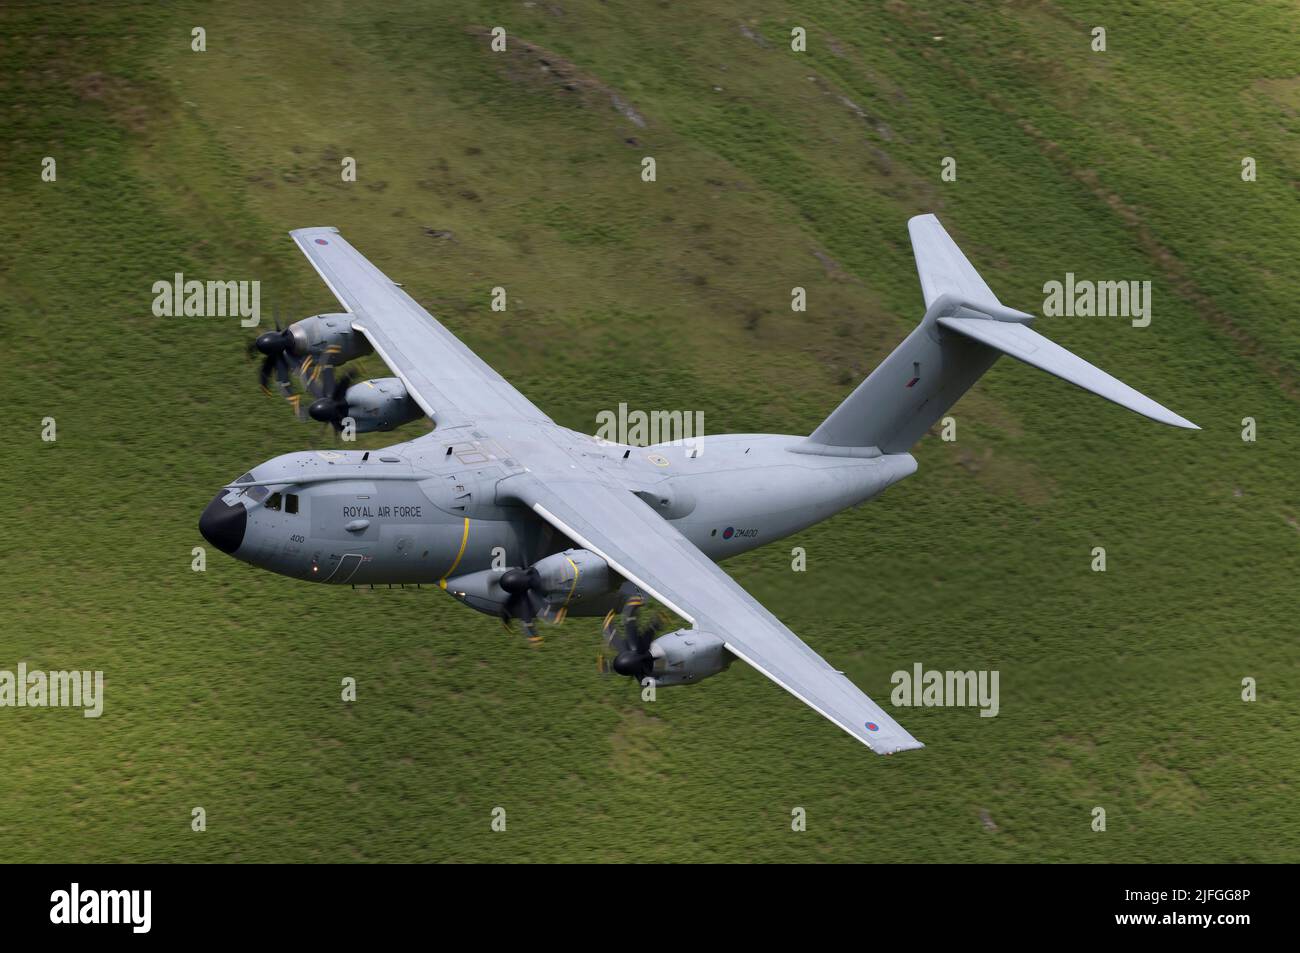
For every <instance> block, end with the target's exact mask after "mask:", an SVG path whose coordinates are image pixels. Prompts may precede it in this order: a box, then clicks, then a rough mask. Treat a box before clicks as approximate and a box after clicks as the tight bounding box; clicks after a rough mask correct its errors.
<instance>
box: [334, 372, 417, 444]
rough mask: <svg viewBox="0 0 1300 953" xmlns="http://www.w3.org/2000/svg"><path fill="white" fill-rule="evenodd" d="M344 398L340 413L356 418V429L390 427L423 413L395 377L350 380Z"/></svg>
mask: <svg viewBox="0 0 1300 953" xmlns="http://www.w3.org/2000/svg"><path fill="white" fill-rule="evenodd" d="M343 400H344V403H346V404H347V410H346V413H344V415H343V416H344V417H351V418H352V419H353V420H354V421H355V422H356V429H357V433H372V432H374V431H376V430H392V429H393V428H394V427H400V426H401V425H402V424H408V423H410V422H411V421H412V420H418V419H419V418H420V417H423V416H424V411H423V410H421V409H420V406H419V405H418V404H417V403H416V402H415V401H413V400H411V396H410V394H408V393H407V392H406V387H405V386H404V385H403V384H402V382H401V381H400V380H398V379H397V378H396V377H380V378H376V379H375V380H370V381H362V382H361V383H359V384H353V385H352V386H351V387H349V388H348V389H347V391H346V392H345V393H344V397H343ZM314 406H315V405H314V404H313V407H314ZM312 416H313V417H314V416H316V415H315V414H313V415H312Z"/></svg>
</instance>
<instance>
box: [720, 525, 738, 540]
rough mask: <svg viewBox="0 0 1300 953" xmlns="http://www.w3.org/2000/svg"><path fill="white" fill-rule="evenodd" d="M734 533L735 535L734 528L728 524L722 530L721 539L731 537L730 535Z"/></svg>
mask: <svg viewBox="0 0 1300 953" xmlns="http://www.w3.org/2000/svg"><path fill="white" fill-rule="evenodd" d="M734 535H736V529H735V527H733V526H728V527H727V528H726V529H724V530H723V531H722V538H723V539H731V537H732V536H734Z"/></svg>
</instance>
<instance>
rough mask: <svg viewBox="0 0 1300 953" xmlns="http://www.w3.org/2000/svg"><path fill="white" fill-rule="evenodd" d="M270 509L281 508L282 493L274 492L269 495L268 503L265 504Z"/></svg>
mask: <svg viewBox="0 0 1300 953" xmlns="http://www.w3.org/2000/svg"><path fill="white" fill-rule="evenodd" d="M263 505H264V506H265V507H266V508H267V509H268V510H278V509H279V508H280V494H279V493H272V494H271V495H270V496H269V497H267V500H266V503H265V504H263Z"/></svg>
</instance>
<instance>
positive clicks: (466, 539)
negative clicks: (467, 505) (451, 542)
mask: <svg viewBox="0 0 1300 953" xmlns="http://www.w3.org/2000/svg"><path fill="white" fill-rule="evenodd" d="M468 542H469V517H468V516H467V517H465V530H464V532H462V533H461V537H460V552H458V553H457V554H456V559H455V561H454V562H453V563H452V564H451V567H450V568H449V569H448V570H447V571H446V572H445V573H443V574H442V578H441V579H439V580H438V585H439V586H441V587H442V588H443V589H446V588H447V577H448V576H450V575H451V574H452V573H454V572H455V571H456V567H457V566H459V565H460V560H461V557H463V556H464V555H465V544H466V543H468Z"/></svg>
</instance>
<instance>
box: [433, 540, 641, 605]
mask: <svg viewBox="0 0 1300 953" xmlns="http://www.w3.org/2000/svg"><path fill="white" fill-rule="evenodd" d="M508 577H509V578H508ZM503 580H504V581H503ZM622 584H623V580H622V578H621V577H619V576H617V575H616V574H614V573H613V572H611V571H610V568H609V565H608V564H607V563H606V562H605V560H603V559H601V558H600V557H599V556H597V555H596V554H595V553H593V552H589V551H587V550H585V549H566V550H565V551H564V552H562V553H553V554H552V555H550V556H546V557H545V558H543V559H539V560H538V561H537V562H535V563H534V564H533V565H531V566H529V567H528V568H527V569H482V570H479V571H478V572H471V573H466V574H464V575H462V576H454V577H452V578H451V579H448V580H447V591H448V592H450V593H451V594H452V595H453V596H455V597H456V598H457V599H460V600H461V601H462V602H464V603H465V604H466V605H468V606H470V607H471V608H474V609H477V610H479V611H480V612H486V613H490V614H492V615H499V614H501V613H502V612H506V613H510V611H511V606H512V605H513V606H515V607H516V608H518V600H519V599H520V598H527V599H531V600H533V605H534V611H536V612H538V613H540V612H541V611H542V609H543V608H549V609H551V610H555V611H558V610H561V609H564V610H566V611H570V610H572V609H574V608H575V606H576V605H577V604H578V603H580V602H582V601H583V600H590V599H595V598H599V597H600V596H603V595H606V594H608V593H610V592H612V591H614V590H615V589H617V588H618V587H619V586H621V585H622ZM525 589H526V590H527V592H526V593H525V592H524V590H525ZM543 603H544V605H543Z"/></svg>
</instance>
